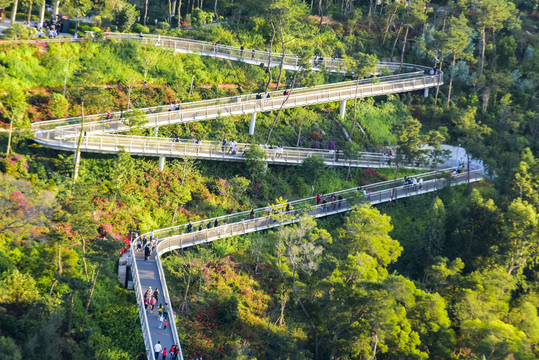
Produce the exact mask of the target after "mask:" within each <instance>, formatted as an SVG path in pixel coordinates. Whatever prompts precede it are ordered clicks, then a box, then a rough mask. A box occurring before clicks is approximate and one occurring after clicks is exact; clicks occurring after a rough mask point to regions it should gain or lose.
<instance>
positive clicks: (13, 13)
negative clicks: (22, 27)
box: [11, 0, 19, 26]
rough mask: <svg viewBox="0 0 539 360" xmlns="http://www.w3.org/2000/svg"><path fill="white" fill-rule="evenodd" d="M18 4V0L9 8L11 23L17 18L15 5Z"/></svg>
mask: <svg viewBox="0 0 539 360" xmlns="http://www.w3.org/2000/svg"><path fill="white" fill-rule="evenodd" d="M18 5H19V0H15V2H13V7H12V8H11V25H12V26H13V24H15V21H16V18H17V6H18Z"/></svg>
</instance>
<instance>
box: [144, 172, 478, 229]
mask: <svg viewBox="0 0 539 360" xmlns="http://www.w3.org/2000/svg"><path fill="white" fill-rule="evenodd" d="M450 174H451V170H450V169H444V170H439V171H430V172H426V173H422V174H418V175H414V176H410V177H409V178H410V179H413V178H416V179H423V181H424V182H425V181H430V180H436V179H440V177H439V176H440V175H441V176H442V177H444V176H445V177H447V176H449V175H450ZM470 174H474V176H475V175H481V177H482V168H478V169H474V170H471V171H470ZM403 180H404V178H398V179H397V180H387V181H383V182H379V183H376V184H370V185H365V186H359V187H353V188H350V189H345V190H339V191H335V192H332V193H328V194H323V196H326V197H329V196H331V195H335V196H337V197H338V196H339V195H341V196H343V198H344V199H350V198H353V197H354V196H356V194H357V193H358V189H361V191H363V190H364V191H365V196H371V194H372V196H373V197H374V196H375V194H377V192H380V191H383V190H388V189H389V190H392V189H393V186H394V185H395V184H397V183H402V182H403ZM327 200H328V201H329V199H327ZM315 202H316V196H311V197H307V198H304V199H299V200H294V201H289V203H290V205H291V206H292V207H299V206H302V207H304V206H305V205H310V204H313V203H315ZM253 211H254V217H255V218H257V217H263V216H264V215H265V214H267V211H268V208H267V207H262V208H257V209H253ZM249 217H250V211H249V210H247V211H242V212H237V213H234V214H228V215H223V216H218V217H214V218H211V219H203V220H199V221H194V222H192V223H191V224H192V225H193V229H197V228H198V227H199V226H203V225H207V223H208V222H210V223H211V225H212V227H213V224H214V223H215V221H216V220H217V222H218V223H219V224H223V223H226V224H230V223H234V222H237V221H241V220H245V219H248V218H249ZM187 226H188V224H181V225H175V226H171V227H168V228H163V229H159V230H155V231H154V234H155V235H156V236H159V238H160V239H162V238H165V237H170V236H175V235H180V234H183V233H186V231H187ZM204 229H205V228H204V227H203V230H204Z"/></svg>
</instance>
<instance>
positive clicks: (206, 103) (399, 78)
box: [32, 72, 440, 127]
mask: <svg viewBox="0 0 539 360" xmlns="http://www.w3.org/2000/svg"><path fill="white" fill-rule="evenodd" d="M423 77H425V75H423V73H422V72H414V73H406V74H397V75H386V76H381V77H376V78H369V79H361V80H359V81H356V80H354V81H344V82H338V83H332V84H323V85H317V86H312V87H304V88H297V89H293V90H290V98H289V99H288V101H291V99H292V100H294V98H296V97H298V96H299V95H302V94H304V95H316V94H318V93H326V92H327V91H343V90H345V89H354V90H355V89H356V87H357V88H358V93H359V94H361V92H362V89H363V88H364V87H365V86H369V85H376V86H388V85H395V84H400V83H402V82H403V81H405V80H418V79H421V78H423ZM438 80H440V78H439V79H438ZM261 94H263V93H251V94H245V95H237V96H229V97H224V98H217V99H210V100H199V101H192V102H185V103H180V104H178V105H177V107H178V109H177V110H176V109H175V110H173V111H169V108H170V105H160V106H153V107H147V108H140V109H136V110H137V111H141V112H142V113H143V114H146V115H156V114H157V115H159V114H167V113H169V112H171V113H173V114H175V113H177V112H178V111H186V110H190V109H199V108H204V109H213V108H214V107H215V106H217V107H218V108H220V107H221V106H222V105H238V104H241V105H242V106H249V105H253V104H256V105H258V103H260V102H264V101H268V100H275V99H280V100H281V102H282V100H284V99H285V98H286V96H285V95H283V92H281V91H270V92H268V93H267V94H269V98H266V99H256V96H257V95H261ZM238 100H239V101H238ZM128 114H129V111H122V112H120V111H116V112H111V114H110V116H111V119H107V116H108V113H106V114H105V113H103V114H95V115H85V117H84V120H85V122H86V123H94V122H98V121H104V122H110V120H119V119H121V117H123V116H127V115H128ZM81 119H82V117H80V116H76V117H70V118H65V119H55V120H47V121H42V122H39V123H33V124H32V127H43V126H44V125H46V126H53V125H54V126H57V125H61V124H64V125H73V124H78V123H80V121H81ZM40 124H41V125H40Z"/></svg>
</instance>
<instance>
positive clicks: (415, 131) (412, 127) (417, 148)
mask: <svg viewBox="0 0 539 360" xmlns="http://www.w3.org/2000/svg"><path fill="white" fill-rule="evenodd" d="M420 131H421V123H420V122H419V121H417V120H416V119H414V118H413V117H409V118H408V119H406V120H405V121H404V122H403V123H402V124H400V125H398V126H397V127H396V131H395V132H396V135H397V150H396V152H395V179H394V184H393V192H392V197H393V196H394V191H395V186H396V183H397V178H398V176H399V169H400V167H401V166H402V165H404V164H412V163H414V162H416V163H419V161H420V160H421V157H422V156H423V155H424V154H425V153H427V152H428V150H427V149H425V148H424V145H425V143H426V142H427V140H428V139H427V137H425V136H424V135H421V134H420Z"/></svg>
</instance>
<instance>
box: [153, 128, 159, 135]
mask: <svg viewBox="0 0 539 360" xmlns="http://www.w3.org/2000/svg"><path fill="white" fill-rule="evenodd" d="M154 135H155V136H159V126H156V127H155V133H154Z"/></svg>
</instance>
